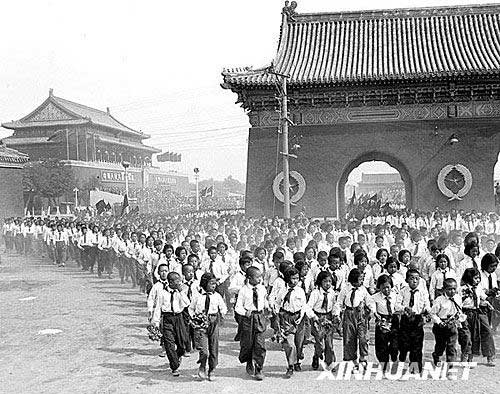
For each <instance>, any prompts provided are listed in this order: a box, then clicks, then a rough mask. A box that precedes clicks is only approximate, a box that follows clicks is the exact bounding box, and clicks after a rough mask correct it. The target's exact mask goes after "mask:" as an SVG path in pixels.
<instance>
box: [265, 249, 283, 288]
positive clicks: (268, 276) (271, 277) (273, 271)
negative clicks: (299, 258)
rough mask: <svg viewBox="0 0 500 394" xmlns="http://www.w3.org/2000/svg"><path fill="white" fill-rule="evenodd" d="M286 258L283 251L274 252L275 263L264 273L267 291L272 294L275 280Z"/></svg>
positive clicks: (273, 259)
mask: <svg viewBox="0 0 500 394" xmlns="http://www.w3.org/2000/svg"><path fill="white" fill-rule="evenodd" d="M284 260H285V257H284V255H283V253H282V252H274V253H273V256H272V261H273V264H271V265H270V266H269V269H268V270H267V271H266V272H265V274H264V286H266V288H267V293H268V294H270V293H271V290H272V288H273V285H274V282H275V281H276V279H277V278H278V276H279V269H280V264H281V263H282V262H283V261H284Z"/></svg>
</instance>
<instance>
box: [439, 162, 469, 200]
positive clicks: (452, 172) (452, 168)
mask: <svg viewBox="0 0 500 394" xmlns="http://www.w3.org/2000/svg"><path fill="white" fill-rule="evenodd" d="M437 184H438V187H439V190H440V191H441V193H443V194H444V195H445V196H446V197H448V201H453V200H461V199H462V198H463V197H464V196H465V195H466V194H467V193H469V191H470V189H471V187H472V174H471V173H470V171H469V169H468V168H467V167H465V166H464V165H462V164H455V165H452V164H448V165H447V166H444V167H443V168H442V169H441V171H439V174H438V177H437Z"/></svg>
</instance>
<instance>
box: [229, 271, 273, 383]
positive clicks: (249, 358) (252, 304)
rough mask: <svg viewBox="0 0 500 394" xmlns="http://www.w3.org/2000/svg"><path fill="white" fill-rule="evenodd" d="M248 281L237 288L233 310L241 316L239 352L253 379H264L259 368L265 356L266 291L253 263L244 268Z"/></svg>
mask: <svg viewBox="0 0 500 394" xmlns="http://www.w3.org/2000/svg"><path fill="white" fill-rule="evenodd" d="M246 277H247V283H246V284H245V286H243V287H242V288H241V289H240V291H239V292H238V299H237V301H236V307H235V311H236V312H237V313H238V314H239V315H240V316H241V320H240V324H241V339H240V355H239V360H240V362H241V363H246V371H247V373H248V374H249V375H251V376H253V377H254V378H255V379H256V380H262V379H264V375H263V373H262V368H263V366H264V360H265V358H266V345H265V338H264V333H265V331H266V319H265V316H264V311H265V310H266V309H269V304H268V301H267V291H266V288H265V287H264V285H262V283H261V282H262V273H261V272H260V270H259V269H258V268H256V267H250V268H248V269H247V272H246Z"/></svg>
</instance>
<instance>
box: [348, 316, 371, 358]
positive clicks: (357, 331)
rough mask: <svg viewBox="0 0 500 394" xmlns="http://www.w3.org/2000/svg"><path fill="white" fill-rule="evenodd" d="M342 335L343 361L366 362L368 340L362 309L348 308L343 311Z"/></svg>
mask: <svg viewBox="0 0 500 394" xmlns="http://www.w3.org/2000/svg"><path fill="white" fill-rule="evenodd" d="M342 331H343V334H344V340H343V344H344V361H356V360H357V359H358V347H359V359H360V361H366V358H367V357H368V340H367V336H366V333H367V327H366V318H365V313H364V309H363V308H350V309H346V310H345V311H344V316H343V318H342Z"/></svg>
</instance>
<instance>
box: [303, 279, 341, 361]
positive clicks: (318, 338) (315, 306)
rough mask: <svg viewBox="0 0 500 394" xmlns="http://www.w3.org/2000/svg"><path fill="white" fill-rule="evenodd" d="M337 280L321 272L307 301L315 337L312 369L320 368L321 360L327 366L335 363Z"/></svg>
mask: <svg viewBox="0 0 500 394" xmlns="http://www.w3.org/2000/svg"><path fill="white" fill-rule="evenodd" d="M335 281H336V278H335V277H334V276H332V274H331V273H330V272H328V271H321V272H320V273H319V274H318V276H317V278H316V283H315V285H316V287H315V289H314V290H313V291H312V292H311V295H310V296H309V301H307V308H306V313H307V316H308V317H309V318H310V319H311V321H312V329H311V331H312V335H313V337H314V356H313V359H312V368H313V369H314V370H317V369H318V368H319V360H324V361H325V363H326V365H330V364H331V363H332V362H334V361H335V352H334V351H333V334H334V332H335V327H336V326H338V324H339V319H338V318H334V315H337V314H338V313H335V312H334V307H335V305H336V301H337V293H336V292H335V290H334V289H335Z"/></svg>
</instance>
